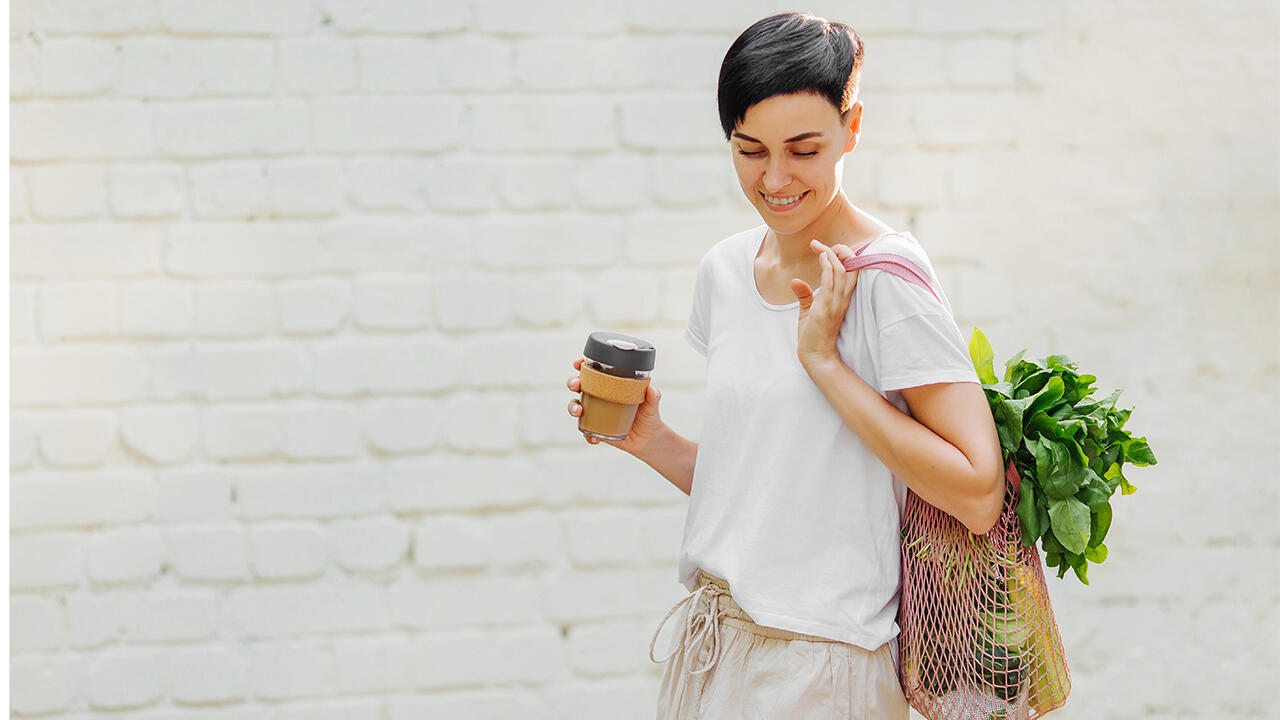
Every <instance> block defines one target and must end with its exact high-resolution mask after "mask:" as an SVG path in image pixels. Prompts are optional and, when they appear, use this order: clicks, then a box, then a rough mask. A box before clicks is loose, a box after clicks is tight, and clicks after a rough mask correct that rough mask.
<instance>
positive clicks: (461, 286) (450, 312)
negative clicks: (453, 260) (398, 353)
mask: <svg viewBox="0 0 1280 720" xmlns="http://www.w3.org/2000/svg"><path fill="white" fill-rule="evenodd" d="M430 291H431V293H432V295H433V297H432V299H431V305H432V306H433V309H434V312H435V319H436V322H437V323H438V324H439V326H440V327H441V328H443V329H444V330H490V329H495V328H500V327H503V326H504V325H507V324H508V323H510V322H511V315H512V308H511V305H512V303H511V295H510V292H509V291H508V290H507V287H506V282H505V277H503V276H502V275H498V274H495V273H466V274H450V275H443V276H439V277H437V278H435V279H434V281H433V282H432V283H431V284H430ZM480 298H483V300H482V301H479V302H477V300H478V299H480Z"/></svg>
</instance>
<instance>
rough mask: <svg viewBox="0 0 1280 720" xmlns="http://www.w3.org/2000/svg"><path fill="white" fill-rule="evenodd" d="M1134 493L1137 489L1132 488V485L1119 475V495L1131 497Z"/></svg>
mask: <svg viewBox="0 0 1280 720" xmlns="http://www.w3.org/2000/svg"><path fill="white" fill-rule="evenodd" d="M1136 492H1138V488H1136V487H1134V486H1133V483H1131V482H1129V481H1128V480H1126V479H1125V477H1124V476H1123V475H1121V476H1120V494H1121V495H1132V494H1134V493H1136Z"/></svg>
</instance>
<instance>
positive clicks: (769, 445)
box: [679, 224, 978, 650]
mask: <svg viewBox="0 0 1280 720" xmlns="http://www.w3.org/2000/svg"><path fill="white" fill-rule="evenodd" d="M766 230H767V227H766V226H765V225H763V224H762V225H759V226H757V227H754V228H752V229H750V230H747V231H744V232H741V233H738V234H736V235H732V236H730V237H727V238H725V239H723V240H721V241H720V242H718V243H716V245H715V246H713V247H712V248H711V249H710V250H708V251H707V253H706V255H704V256H703V258H702V260H701V262H700V263H699V265H698V273H697V281H696V284H695V288H694V301H693V309H692V311H691V312H690V314H689V325H688V327H687V328H686V329H685V333H684V334H685V339H686V340H688V341H689V344H690V345H692V346H693V347H694V349H695V350H697V351H698V352H699V353H701V354H703V355H705V356H706V358H707V382H706V397H705V400H706V405H705V409H704V412H703V425H702V432H701V437H700V438H699V440H700V442H699V445H698V455H697V463H696V465H695V467H694V474H693V488H692V492H691V494H690V498H689V511H688V515H687V517H686V520H685V528H684V539H683V542H682V546H681V552H680V565H679V580H680V582H681V583H682V584H684V585H685V587H687V588H688V589H689V590H693V589H694V588H695V587H696V586H697V579H698V569H699V568H701V569H704V570H706V571H707V572H709V573H711V574H712V575H716V576H719V577H721V578H724V579H725V580H727V581H728V582H729V585H730V590H731V591H732V592H733V596H734V599H735V600H736V601H737V602H738V604H739V605H740V606H741V607H742V608H743V609H744V610H745V611H746V612H747V614H749V615H750V616H751V617H752V618H753V619H754V620H755V621H756V622H758V623H759V624H761V625H767V626H771V627H777V628H782V629H785V630H791V631H794V632H802V633H807V634H810V635H818V636H820V637H827V638H832V639H835V640H840V641H843V642H848V643H852V644H854V645H858V646H860V647H863V648H866V649H868V650H874V649H876V648H878V647H880V646H881V645H883V644H884V643H886V642H888V641H890V640H892V639H893V638H894V637H895V636H896V635H897V633H898V626H897V622H896V616H897V611H898V592H899V573H900V566H899V563H900V560H899V537H900V536H899V522H900V519H901V516H902V510H903V507H904V506H905V503H906V492H907V490H906V486H905V485H903V484H902V482H901V481H900V480H898V479H897V478H896V477H894V476H893V474H892V473H891V472H890V471H889V469H888V468H887V467H885V465H884V464H883V463H882V462H881V461H880V459H879V458H877V457H876V456H875V454H874V453H872V452H871V450H870V449H869V448H868V447H867V446H866V444H864V443H863V441H862V439H861V438H859V437H858V435H857V434H856V433H854V432H853V430H852V429H850V428H849V426H848V425H846V424H845V422H844V420H843V419H842V418H841V417H840V415H839V414H838V413H837V412H836V410H835V408H834V407H833V406H832V405H831V403H830V401H828V400H827V398H826V396H825V395H823V394H822V391H821V390H819V389H818V387H817V386H816V385H815V384H814V383H813V381H812V380H811V379H810V378H809V375H808V374H807V373H806V372H805V370H804V367H803V366H801V364H800V360H799V358H798V357H797V355H796V348H797V322H798V319H799V313H800V310H799V308H800V303H799V302H797V301H793V302H791V303H788V304H786V305H771V304H769V303H768V302H766V301H765V299H764V298H763V297H762V296H761V295H760V292H759V290H758V289H757V287H756V284H755V271H754V261H755V256H756V253H757V251H758V250H759V249H760V246H761V243H762V241H763V240H764V237H765V232H766ZM907 235H909V233H908V234H907ZM873 243H874V244H873V245H872V246H870V247H869V248H868V249H867V250H866V252H868V253H870V252H895V253H898V254H900V255H904V256H906V257H907V258H909V259H911V260H913V261H914V262H915V263H916V264H917V265H919V266H921V267H922V268H924V269H926V270H927V271H928V273H929V274H930V276H932V277H933V279H934V281H935V283H936V281H937V275H936V273H935V272H934V270H933V267H932V265H931V264H930V262H929V258H928V257H927V256H926V255H925V252H924V250H923V249H922V248H921V247H920V245H919V244H918V243H917V242H916V241H915V240H914V238H907V237H903V236H902V235H896V234H893V235H882V236H880V237H879V238H877V239H875V240H874V241H873ZM939 287H940V286H939ZM816 291H817V292H818V293H821V292H822V290H821V288H818V289H816ZM943 300H944V301H945V300H946V297H945V294H944V296H943ZM837 349H838V350H839V352H840V356H841V358H842V359H843V360H844V363H845V364H846V365H848V366H849V367H850V368H852V369H853V370H854V372H856V373H857V374H858V376H860V377H861V378H862V379H863V380H864V381H866V382H867V384H869V385H870V386H871V387H873V388H875V389H877V390H879V391H880V393H881V394H882V395H884V396H885V397H886V398H887V399H888V400H889V401H890V402H892V403H893V404H894V405H895V406H897V407H898V408H899V409H901V410H902V411H903V412H907V413H909V410H908V409H907V405H906V402H905V401H904V400H903V399H902V395H901V393H899V392H897V390H899V389H901V388H905V387H913V386H916V385H924V384H928V383H938V382H975V383H976V382H978V377H977V373H976V372H975V371H974V369H973V366H972V364H971V362H970V360H969V355H968V350H967V346H966V344H965V342H964V341H963V340H962V339H961V337H960V331H959V329H958V328H957V327H956V324H955V321H954V320H953V319H952V316H951V309H950V304H949V303H947V304H946V305H945V307H944V306H943V305H939V303H938V301H937V300H935V299H934V298H933V296H932V295H931V294H929V292H928V291H926V290H924V289H923V288H920V287H917V286H915V285H912V284H910V283H908V282H906V281H905V280H902V279H901V278H898V277H896V276H894V275H892V274H890V273H887V272H882V271H880V270H876V269H864V270H862V271H861V273H860V274H859V276H858V285H857V288H856V289H855V291H854V294H853V297H852V299H851V300H850V302H849V311H848V313H847V314H846V316H845V320H844V323H843V324H842V325H841V327H840V334H839V337H838V339H837Z"/></svg>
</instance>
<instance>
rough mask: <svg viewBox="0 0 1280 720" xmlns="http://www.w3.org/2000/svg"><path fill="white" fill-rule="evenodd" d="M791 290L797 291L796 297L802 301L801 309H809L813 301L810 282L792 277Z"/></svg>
mask: <svg viewBox="0 0 1280 720" xmlns="http://www.w3.org/2000/svg"><path fill="white" fill-rule="evenodd" d="M791 292H793V293H795V295H796V299H797V300H799V301H800V309H801V310H808V309H809V305H810V304H811V303H813V290H811V289H810V288H809V283H807V282H805V281H803V280H801V279H800V278H792V279H791Z"/></svg>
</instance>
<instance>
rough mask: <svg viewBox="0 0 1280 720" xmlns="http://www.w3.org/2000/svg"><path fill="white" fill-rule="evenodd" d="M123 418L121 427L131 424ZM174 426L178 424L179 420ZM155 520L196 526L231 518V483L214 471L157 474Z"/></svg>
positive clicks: (185, 470)
mask: <svg viewBox="0 0 1280 720" xmlns="http://www.w3.org/2000/svg"><path fill="white" fill-rule="evenodd" d="M131 422H132V419H131V418H129V417H126V418H125V419H124V425H125V426H126V427H127V426H129V425H130V424H131ZM176 422H178V423H179V424H181V423H182V422H183V420H182V419H180V418H179V419H177V420H176ZM157 482H158V484H159V490H158V496H157V499H156V519H157V520H159V521H160V522H164V523H175V524H181V523H199V522H217V521H223V520H228V519H230V517H231V511H232V499H231V481H230V480H229V479H228V478H227V477H226V476H225V475H223V474H221V473H219V472H217V471H215V470H205V469H201V468H191V469H183V470H173V471H168V472H162V473H159V474H158V476H157Z"/></svg>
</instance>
